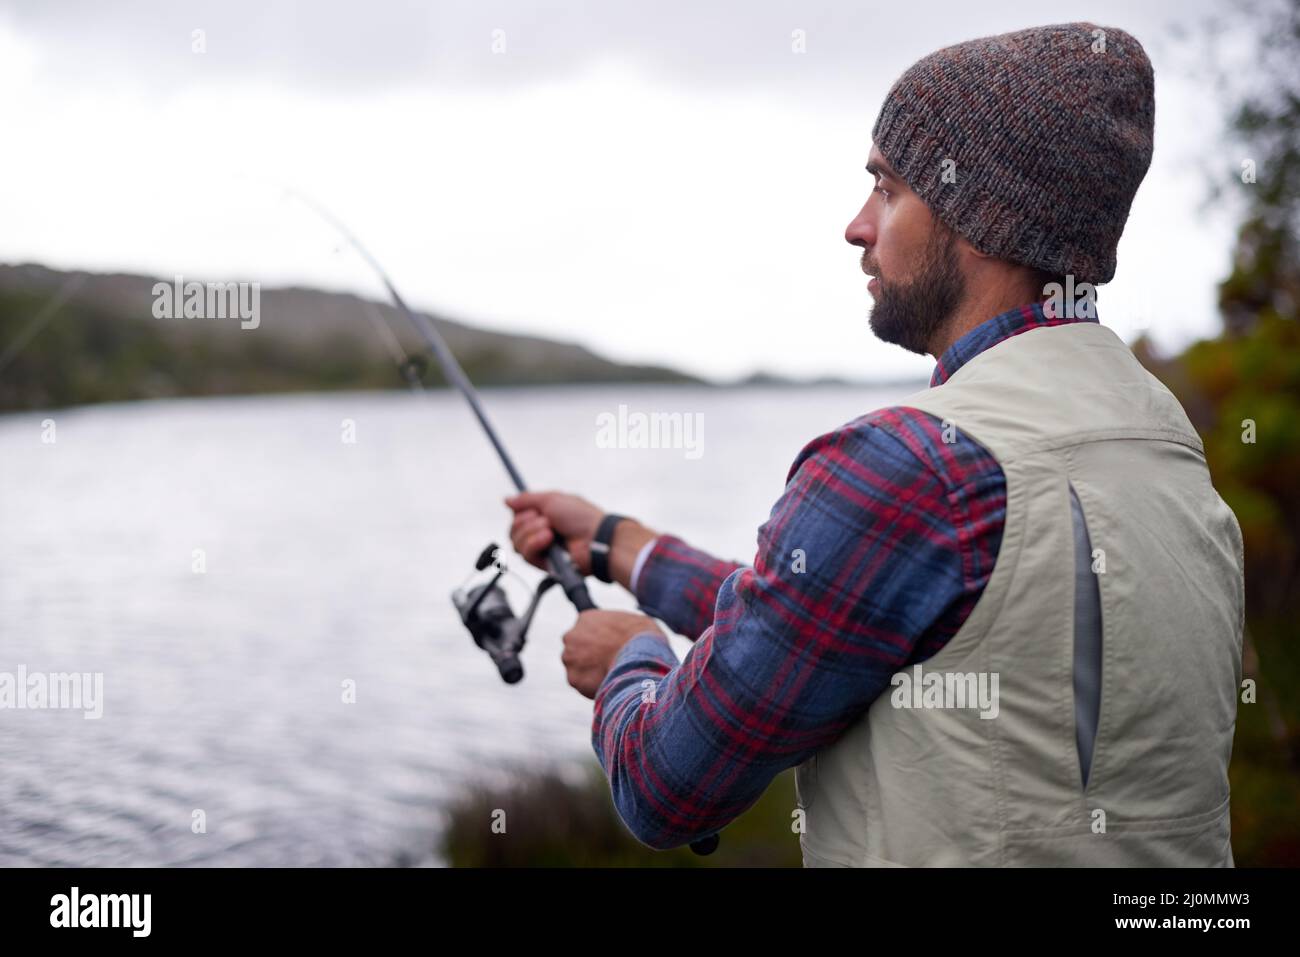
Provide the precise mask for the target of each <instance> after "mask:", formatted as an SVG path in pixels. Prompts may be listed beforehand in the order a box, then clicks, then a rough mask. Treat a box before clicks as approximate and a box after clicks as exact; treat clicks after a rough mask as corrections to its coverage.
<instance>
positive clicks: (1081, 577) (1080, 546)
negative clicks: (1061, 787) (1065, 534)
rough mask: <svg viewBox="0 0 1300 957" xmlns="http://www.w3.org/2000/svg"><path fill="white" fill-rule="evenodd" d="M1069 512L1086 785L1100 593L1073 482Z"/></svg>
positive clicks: (1077, 721)
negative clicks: (1072, 534)
mask: <svg viewBox="0 0 1300 957" xmlns="http://www.w3.org/2000/svg"><path fill="white" fill-rule="evenodd" d="M1070 514H1071V516H1072V517H1073V519H1074V740H1075V744H1076V745H1078V748H1079V768H1080V770H1081V771H1082V772H1083V786H1084V787H1087V786H1088V770H1089V768H1091V766H1092V747H1093V745H1094V744H1095V743H1096V741H1097V717H1098V714H1099V713H1100V711H1101V595H1100V594H1099V592H1098V588H1097V575H1096V573H1095V572H1093V570H1092V542H1091V541H1090V540H1089V538H1088V525H1087V523H1086V522H1085V521H1084V519H1083V506H1082V505H1080V504H1079V496H1078V495H1076V494H1075V493H1074V486H1073V485H1071V486H1070Z"/></svg>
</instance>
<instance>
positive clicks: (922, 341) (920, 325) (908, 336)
mask: <svg viewBox="0 0 1300 957" xmlns="http://www.w3.org/2000/svg"><path fill="white" fill-rule="evenodd" d="M862 258H863V265H864V268H865V265H866V259H867V257H866V254H863V257H862ZM878 281H879V289H878V291H877V296H876V302H875V305H874V306H872V309H871V319H870V325H871V331H872V332H874V333H875V334H876V337H877V338H879V339H881V340H882V341H884V342H889V343H892V344H894V345H897V346H902V347H903V348H904V349H906V350H908V351H909V352H916V353H919V354H921V355H925V354H926V353H927V352H928V349H927V346H929V344H930V343H931V342H933V341H934V339H935V336H936V335H937V334H938V333H939V331H940V330H941V329H942V328H943V327H944V325H945V324H946V323H947V322H948V320H949V319H950V318H951V317H952V314H953V313H954V312H956V311H957V307H958V306H959V305H960V304H961V301H962V299H963V297H964V296H965V294H966V280H965V278H964V277H963V276H962V274H961V269H960V266H959V263H958V260H957V234H956V233H955V232H953V231H952V230H951V229H949V228H948V227H946V226H944V225H943V224H942V223H940V222H938V221H937V220H936V221H935V223H934V227H933V228H932V229H931V231H930V238H929V240H927V242H926V244H925V249H924V251H923V252H922V256H921V262H920V264H919V265H918V267H917V271H916V275H915V276H914V277H912V279H911V280H910V281H909V282H906V283H895V282H892V281H891V282H888V283H886V282H885V280H884V279H883V278H879V277H878Z"/></svg>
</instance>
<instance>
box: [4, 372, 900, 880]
mask: <svg viewBox="0 0 1300 957" xmlns="http://www.w3.org/2000/svg"><path fill="white" fill-rule="evenodd" d="M906 391H908V390H906V389H892V390H886V391H869V390H862V389H851V388H829V387H828V388H818V389H799V390H785V389H767V388H764V389H757V388H756V389H744V390H725V391H724V390H708V389H694V388H663V387H638V388H635V389H629V388H627V387H594V388H574V389H544V390H531V389H530V390H497V391H493V392H488V393H486V394H485V403H486V405H487V408H488V411H489V414H490V415H491V416H492V417H493V419H494V421H495V422H496V424H497V425H498V427H499V429H500V431H501V433H502V437H503V439H504V440H505V442H506V444H507V446H508V447H509V448H510V449H511V451H512V453H513V454H514V456H515V458H516V461H517V463H518V465H519V467H520V468H521V470H522V471H523V473H524V475H525V477H526V478H527V479H528V480H529V481H530V482H531V483H532V485H533V487H536V488H546V487H556V488H565V489H569V490H573V491H578V492H580V493H582V494H584V495H586V496H587V497H589V498H591V499H592V500H594V501H596V502H598V503H599V504H601V505H602V506H604V507H605V508H607V509H609V510H611V511H620V512H624V513H629V514H634V515H636V516H638V517H640V518H642V519H643V520H645V521H647V522H648V523H650V524H652V525H654V526H655V527H658V528H660V529H661V530H667V531H672V532H674V533H676V534H679V535H681V536H682V537H684V538H686V539H688V540H689V541H691V542H692V543H694V544H697V545H699V546H701V547H704V548H708V549H710V550H712V551H714V552H715V553H717V554H720V555H724V556H726V557H731V558H735V559H737V560H742V561H749V560H751V559H752V557H753V547H754V533H755V530H756V529H757V527H758V525H759V524H761V523H762V521H763V520H764V519H765V518H766V517H767V514H768V510H769V509H770V507H771V505H772V503H773V502H774V501H775V500H776V498H777V497H778V496H779V495H780V493H781V490H782V488H783V487H784V483H785V476H786V473H787V470H788V468H789V465H790V462H791V461H792V459H793V458H794V456H795V455H796V454H797V452H798V451H799V449H800V448H801V447H802V446H803V445H804V443H805V442H807V441H808V440H809V439H811V438H813V437H815V436H816V435H818V434H819V433H821V432H824V431H826V430H828V429H831V428H834V427H835V426H837V425H839V424H841V423H843V422H845V421H847V420H849V419H852V418H854V417H856V416H857V415H860V414H862V413H863V412H866V411H869V410H870V409H873V408H875V407H877V406H879V405H882V404H885V403H887V402H888V401H889V400H890V399H892V398H894V397H896V396H899V395H902V394H904V393H905V392H906ZM620 403H621V404H624V405H626V406H627V412H628V413H635V412H638V411H644V412H650V411H659V412H682V413H684V414H692V415H694V414H696V413H698V414H699V415H701V416H702V419H700V420H699V421H700V422H701V423H702V425H703V429H702V432H701V434H700V436H699V437H697V438H702V444H701V445H700V449H701V450H702V453H703V454H701V455H698V457H696V456H694V455H688V454H687V450H684V449H680V448H679V449H671V448H659V449H645V448H622V449H618V448H615V449H609V448H599V447H598V446H597V442H596V435H597V426H596V422H597V416H598V415H599V414H600V413H602V412H609V413H617V410H618V406H619V404H620ZM49 420H52V422H53V429H54V438H55V441H54V442H52V443H50V442H45V441H42V438H43V436H48V435H49V431H50V428H49ZM349 422H350V423H351V427H352V428H354V430H355V439H356V441H355V442H353V443H347V442H344V441H343V440H342V439H343V437H344V433H345V431H346V429H347V428H348V427H349V425H348V423H349ZM509 491H511V489H510V488H509V486H508V484H507V481H506V478H505V475H504V472H503V471H502V469H501V467H500V465H499V464H498V463H497V462H496V460H495V458H494V457H493V456H492V453H491V451H490V448H489V446H488V445H487V443H486V441H485V439H484V438H483V437H482V435H481V434H479V433H478V432H477V430H476V426H475V424H474V422H473V419H472V418H471V417H470V415H469V413H468V411H467V410H466V409H465V408H464V406H463V403H462V402H461V401H460V400H459V398H458V397H456V396H453V395H451V394H437V395H433V396H427V397H421V396H412V395H410V394H406V393H392V394H335V395H310V396H290V397H277V398H246V399H243V398H241V399H206V400H192V401H179V402H156V403H136V404H126V405H113V406H99V407H89V408H84V409H75V410H64V411H57V412H51V413H37V414H21V415H10V416H5V417H0V673H9V674H15V675H16V674H18V672H19V669H20V668H25V669H26V670H27V672H28V673H29V674H32V673H42V674H48V673H53V672H85V673H92V674H93V673H102V675H103V716H102V717H101V718H99V719H98V720H95V719H89V720H88V719H86V718H85V717H84V716H83V713H82V712H81V711H76V710H66V709H65V710H55V709H14V708H6V709H0V760H2V761H3V765H2V766H3V772H2V773H0V864H5V865H35V864H42V865H46V864H48V865H101V864H123V865H171V864H179V865H185V864H205V865H272V864H274V865H347V864H393V863H402V862H411V863H432V864H436V863H440V862H439V860H438V858H437V856H436V854H435V851H434V849H435V847H436V841H437V833H438V829H439V827H440V826H441V823H442V816H441V808H442V807H444V806H445V804H446V802H447V801H448V800H449V799H451V798H453V797H454V796H455V795H456V794H457V793H458V791H459V789H460V788H461V787H462V786H463V785H464V784H465V782H466V781H468V780H470V779H471V778H475V777H479V776H482V775H490V774H492V773H494V772H495V773H502V774H504V773H508V770H509V769H510V768H512V767H515V766H516V765H517V764H518V763H521V762H522V763H536V762H542V761H546V762H556V763H560V764H562V765H565V766H569V767H574V768H577V767H581V766H582V765H584V764H588V763H590V762H592V761H594V760H595V759H594V755H593V754H592V751H591V745H590V739H589V735H590V721H591V703H590V701H588V700H587V699H585V698H582V697H581V696H579V695H578V694H577V693H576V692H574V691H573V690H572V689H570V688H569V687H568V686H567V685H566V684H565V681H564V673H563V670H562V668H561V666H560V663H559V650H558V649H559V639H560V635H561V634H562V633H563V631H564V629H565V627H567V625H568V624H569V623H571V621H572V619H573V611H572V609H571V608H570V607H568V606H567V605H566V603H565V602H564V600H563V598H562V597H561V596H560V595H559V592H558V591H556V592H553V593H551V594H550V595H548V596H547V598H546V599H545V600H544V603H543V606H542V610H541V612H539V615H538V619H537V622H536V623H535V625H534V627H533V632H532V635H531V639H530V643H529V646H528V648H527V649H526V651H525V655H524V663H525V667H526V668H527V669H528V674H527V677H526V678H525V680H524V681H523V683H521V684H519V685H516V686H506V685H504V684H503V683H502V682H501V680H500V678H499V677H497V675H496V672H495V669H493V668H492V666H491V664H490V662H489V661H488V659H487V658H486V656H484V655H483V653H482V652H480V651H479V650H478V649H477V648H475V647H474V645H473V643H472V641H471V640H470V638H469V637H468V635H467V634H466V633H465V632H463V631H462V629H461V626H460V623H459V620H458V619H457V617H456V615H455V612H454V610H453V609H452V607H451V604H450V601H449V598H448V596H449V594H450V592H451V590H452V589H453V588H454V587H456V586H457V585H459V584H461V583H462V582H463V581H464V580H465V579H466V578H467V576H468V575H469V573H470V571H471V569H472V563H473V560H474V558H475V557H476V556H477V554H478V552H479V551H480V550H481V549H482V547H483V546H484V545H485V544H486V543H487V542H488V541H489V540H497V541H500V542H502V543H504V542H505V541H506V536H505V530H506V528H507V526H508V517H507V516H508V512H507V510H506V508H505V506H504V505H503V504H502V503H501V498H502V496H504V495H505V494H507V493H508V492H509ZM196 550H201V553H200V552H196ZM199 559H201V566H202V570H201V571H196V561H198V560H199ZM513 567H514V570H515V571H517V572H518V573H519V574H520V576H521V577H522V578H523V579H525V580H526V581H527V582H528V583H535V581H536V580H537V578H538V577H539V576H540V573H538V572H535V570H533V569H531V568H528V567H526V566H523V565H522V563H520V562H516V563H515V565H514V566H513ZM525 596H526V592H525V587H524V583H523V582H521V581H515V582H514V592H513V593H512V598H513V599H514V601H515V605H516V608H520V607H522V601H523V599H524V597H525ZM593 596H594V597H595V599H596V601H597V603H598V604H601V605H606V606H610V607H622V608H632V607H634V603H633V602H632V601H631V599H630V597H629V596H627V595H624V594H621V593H620V592H618V591H617V590H616V589H614V588H612V587H610V586H604V585H600V584H598V583H594V582H593ZM674 646H675V647H676V649H677V650H678V653H679V654H682V653H684V652H685V650H686V648H688V647H689V645H688V644H687V643H686V642H685V641H684V640H681V639H674ZM345 682H352V683H354V687H355V699H356V700H355V703H345V702H344V701H343V700H342V699H343V688H344V683H345ZM196 811H201V812H202V813H203V815H204V817H205V819H206V833H198V834H196V833H194V831H193V830H192V828H191V822H192V820H194V815H195V812H196Z"/></svg>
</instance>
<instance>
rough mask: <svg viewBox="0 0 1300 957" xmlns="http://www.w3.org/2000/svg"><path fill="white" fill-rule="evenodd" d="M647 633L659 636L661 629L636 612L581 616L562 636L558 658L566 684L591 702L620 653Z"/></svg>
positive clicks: (597, 610)
mask: <svg viewBox="0 0 1300 957" xmlns="http://www.w3.org/2000/svg"><path fill="white" fill-rule="evenodd" d="M646 632H654V633H655V634H659V635H662V634H663V629H662V628H660V627H659V625H658V624H657V623H656V622H655V620H654V619H653V618H649V617H647V616H645V615H638V614H636V613H635V612H630V611H604V610H601V609H592V610H590V611H584V612H580V613H579V614H578V622H577V624H575V625H574V626H573V627H572V628H571V629H570V630H569V631H568V632H567V633H566V634H565V636H564V653H563V654H561V655H560V661H562V662H564V670H565V672H566V673H567V674H568V678H569V684H571V685H572V686H573V687H575V688H577V689H578V691H579V692H581V693H582V695H583V696H584V697H587V698H593V699H594V698H595V697H596V689H597V688H599V687H600V683H601V682H602V681H604V680H605V676H606V675H607V674H609V669H610V668H612V667H613V665H614V658H615V657H616V656H617V655H618V652H619V650H620V649H621V648H622V647H623V646H624V645H626V644H627V643H628V642H629V641H631V640H632V639H633V638H635V637H636V636H637V635H641V634H645V633H646Z"/></svg>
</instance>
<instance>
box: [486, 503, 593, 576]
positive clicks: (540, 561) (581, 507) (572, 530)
mask: <svg viewBox="0 0 1300 957" xmlns="http://www.w3.org/2000/svg"><path fill="white" fill-rule="evenodd" d="M506 504H507V505H509V506H510V508H511V509H512V510H513V511H514V513H515V518H514V521H513V522H512V523H511V525H510V543H511V544H512V545H514V547H515V551H517V552H518V553H519V554H520V555H522V556H523V557H524V560H525V561H527V562H528V564H530V565H533V566H535V567H537V568H540V569H541V570H542V571H546V570H547V568H546V550H547V549H548V548H550V547H551V543H552V542H554V541H555V535H556V534H557V533H558V534H559V536H560V537H561V538H563V539H564V540H565V543H566V544H567V545H568V547H569V554H570V555H571V556H572V557H573V563H574V564H575V565H577V566H578V571H580V572H582V573H583V574H584V575H590V574H591V540H592V538H593V537H594V536H595V534H596V529H597V528H598V527H599V526H600V520H601V518H602V517H603V516H604V514H605V513H604V512H603V511H602V510H601V509H600V507H599V506H597V505H593V504H591V502H588V501H587V500H586V499H585V498H579V497H578V496H577V495H568V494H566V493H564V492H520V493H519V494H518V495H512V496H510V497H509V498H507V499H506Z"/></svg>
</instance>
